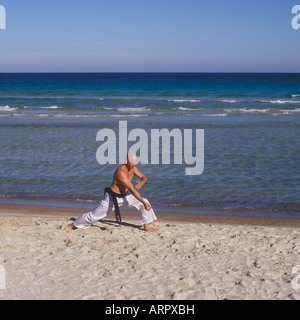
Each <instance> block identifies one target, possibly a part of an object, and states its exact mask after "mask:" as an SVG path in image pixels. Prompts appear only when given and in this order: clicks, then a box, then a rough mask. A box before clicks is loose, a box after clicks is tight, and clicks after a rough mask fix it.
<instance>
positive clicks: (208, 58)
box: [0, 0, 300, 72]
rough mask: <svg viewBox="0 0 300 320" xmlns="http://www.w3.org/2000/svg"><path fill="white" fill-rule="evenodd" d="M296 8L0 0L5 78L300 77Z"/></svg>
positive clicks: (255, 2)
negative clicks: (223, 74) (11, 75)
mask: <svg viewBox="0 0 300 320" xmlns="http://www.w3.org/2000/svg"><path fill="white" fill-rule="evenodd" d="M297 4H299V5H300V0H276V1H274V0H251V1H244V0H159V1H158V0H85V1H83V0H81V1H79V0H59V1H58V0H51V1H45V0H21V1H20V0H0V5H3V6H4V7H5V8H6V20H7V29H6V30H0V72H300V29H299V30H294V29H293V28H292V27H291V20H292V18H293V15H292V13H291V10H292V7H293V6H294V5H297ZM299 23H300V21H299Z"/></svg>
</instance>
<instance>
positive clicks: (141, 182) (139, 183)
mask: <svg viewBox="0 0 300 320" xmlns="http://www.w3.org/2000/svg"><path fill="white" fill-rule="evenodd" d="M134 174H135V176H137V177H138V178H139V179H141V180H139V181H137V182H136V185H135V187H136V189H141V187H142V186H143V185H144V184H146V183H147V181H148V178H147V177H146V176H145V175H144V174H143V172H141V171H140V170H138V168H137V167H135V168H134Z"/></svg>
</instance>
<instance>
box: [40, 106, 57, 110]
mask: <svg viewBox="0 0 300 320" xmlns="http://www.w3.org/2000/svg"><path fill="white" fill-rule="evenodd" d="M42 109H61V107H59V106H50V107H42Z"/></svg>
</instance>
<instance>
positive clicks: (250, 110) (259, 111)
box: [224, 108, 270, 113]
mask: <svg viewBox="0 0 300 320" xmlns="http://www.w3.org/2000/svg"><path fill="white" fill-rule="evenodd" d="M224 111H225V112H244V113H265V112H268V111H270V109H246V108H239V109H224Z"/></svg>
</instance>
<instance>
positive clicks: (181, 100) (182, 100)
mask: <svg viewBox="0 0 300 320" xmlns="http://www.w3.org/2000/svg"><path fill="white" fill-rule="evenodd" d="M168 102H191V103H194V102H201V100H195V99H191V100H187V99H173V100H168Z"/></svg>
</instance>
